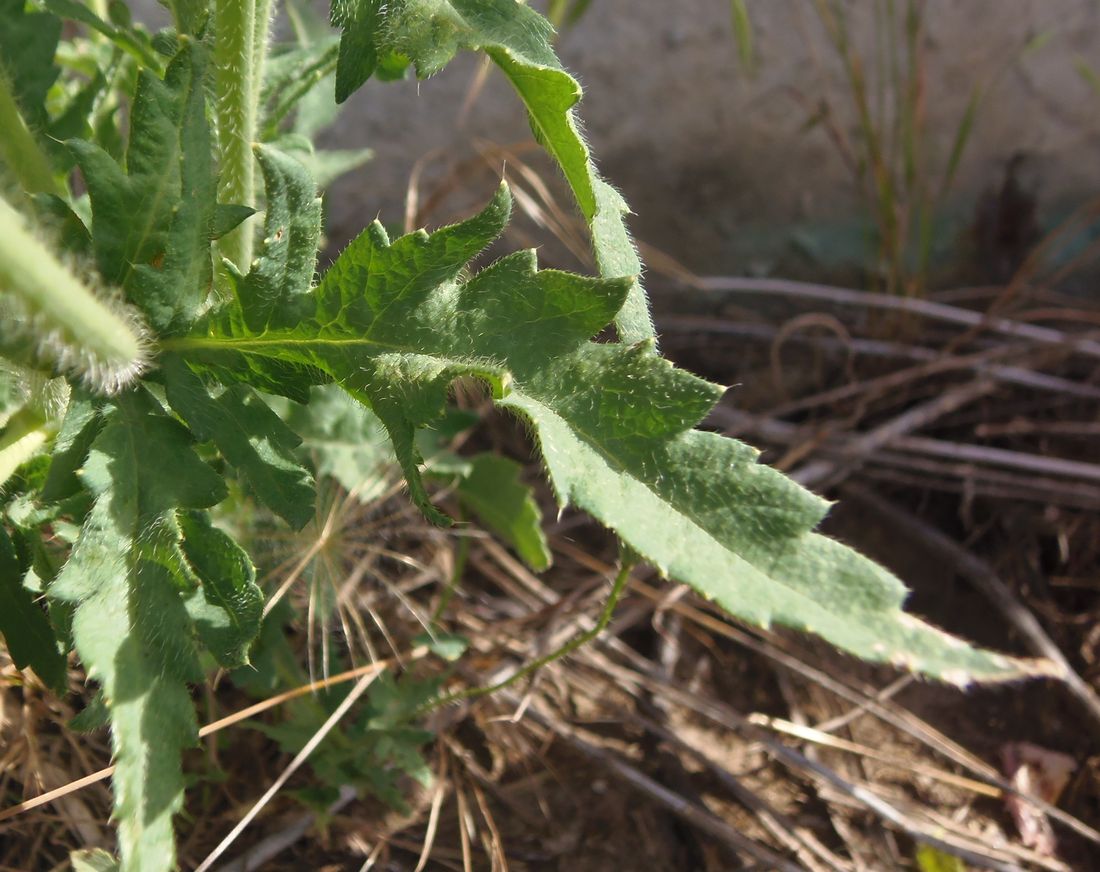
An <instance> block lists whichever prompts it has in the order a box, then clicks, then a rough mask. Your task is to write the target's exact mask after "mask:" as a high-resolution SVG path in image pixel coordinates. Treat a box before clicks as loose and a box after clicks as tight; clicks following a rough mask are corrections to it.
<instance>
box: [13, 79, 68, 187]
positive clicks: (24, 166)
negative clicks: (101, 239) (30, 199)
mask: <svg viewBox="0 0 1100 872" xmlns="http://www.w3.org/2000/svg"><path fill="white" fill-rule="evenodd" d="M0 130H2V131H3V135H2V136H0V161H2V162H3V163H5V164H7V165H8V167H10V168H11V171H12V173H13V174H14V175H15V178H16V179H18V180H19V183H20V184H21V185H22V186H23V190H25V191H26V192H27V193H28V194H60V193H61V191H60V189H59V188H58V185H57V181H56V180H55V179H54V177H53V173H52V172H50V162H49V161H48V160H47V159H46V155H45V153H44V152H43V151H42V149H40V148H39V147H38V143H37V142H35V139H34V134H32V133H31V131H30V129H29V128H28V127H27V123H26V122H25V121H24V120H23V116H22V114H20V112H19V106H18V105H17V104H16V102H15V95H14V94H13V93H12V89H11V82H9V81H8V77H7V75H5V73H4V71H3V70H0Z"/></svg>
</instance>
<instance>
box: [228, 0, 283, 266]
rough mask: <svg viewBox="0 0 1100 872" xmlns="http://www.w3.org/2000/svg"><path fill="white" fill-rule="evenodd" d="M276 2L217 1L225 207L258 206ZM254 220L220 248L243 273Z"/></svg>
mask: <svg viewBox="0 0 1100 872" xmlns="http://www.w3.org/2000/svg"><path fill="white" fill-rule="evenodd" d="M271 14H272V3H271V0H215V2H214V90H215V94H216V99H215V103H214V105H215V112H216V114H217V122H218V151H219V157H220V162H219V163H220V173H221V176H220V182H219V190H218V198H219V200H220V201H221V202H223V203H235V204H239V205H242V206H255V205H256V164H255V158H254V156H253V153H252V143H253V141H254V140H255V139H256V136H257V130H258V125H259V120H260V118H259V116H260V91H261V88H262V86H263V70H264V61H265V59H266V57H267V44H268V33H269V29H270V23H271ZM252 242H253V228H252V222H251V220H245V221H243V222H242V223H241V225H240V227H238V228H237V229H236V230H234V231H233V232H232V233H229V234H227V235H226V236H225V237H224V238H223V239H222V240H221V242H220V243H219V245H220V248H221V252H222V254H223V255H224V256H225V257H226V258H228V259H229V260H231V261H232V262H233V263H234V264H236V266H237V268H238V269H240V270H241V271H242V272H247V271H248V265H249V263H250V261H251V260H252Z"/></svg>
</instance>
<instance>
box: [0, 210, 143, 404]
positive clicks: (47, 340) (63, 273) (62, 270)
mask: <svg viewBox="0 0 1100 872" xmlns="http://www.w3.org/2000/svg"><path fill="white" fill-rule="evenodd" d="M4 297H8V298H9V299H10V300H11V302H12V304H13V305H14V306H15V307H16V311H17V312H19V313H21V314H23V315H25V316H26V318H25V320H26V329H27V330H28V331H30V332H31V334H32V337H31V338H32V339H33V340H34V341H35V342H36V344H37V345H38V349H37V351H38V352H39V353H40V354H41V355H42V356H45V357H47V358H50V359H52V360H53V361H54V362H55V363H56V364H57V366H58V368H59V369H64V370H67V371H71V372H74V373H75V374H78V375H81V376H83V377H84V378H86V379H87V380H88V381H89V383H90V384H91V385H92V386H93V387H98V388H101V389H103V390H104V391H107V392H111V391H113V390H118V389H119V388H121V387H124V386H125V385H126V384H127V383H128V382H129V381H131V380H132V379H134V378H136V377H137V376H138V375H139V374H140V373H141V371H142V369H143V368H144V364H145V349H144V347H143V345H142V340H141V333H140V330H139V328H138V327H137V325H136V318H135V319H130V320H128V319H126V318H124V317H122V316H121V315H120V314H119V313H118V312H116V311H114V310H112V309H111V308H110V307H109V306H107V305H106V304H105V303H103V302H102V301H100V300H99V299H98V298H97V297H96V296H95V295H94V294H93V293H92V291H91V290H89V289H88V288H87V287H86V286H85V285H84V283H83V282H81V281H80V279H79V278H77V277H76V276H75V275H74V274H73V273H72V271H71V270H69V269H68V267H66V266H65V264H63V263H62V262H61V261H59V260H58V259H57V257H56V256H55V255H54V254H53V252H52V251H51V250H50V249H49V248H48V247H47V246H46V245H44V244H43V243H42V242H41V241H40V240H39V239H38V238H37V237H35V235H34V234H33V233H32V232H31V231H30V230H29V229H28V227H27V225H26V222H25V221H24V220H23V216H22V215H20V214H19V213H18V212H16V211H15V209H13V208H12V207H11V206H10V205H9V204H8V203H7V202H6V201H5V200H3V199H2V198H0V300H2V299H3V298H4ZM8 326H9V325H5V330H7V329H8Z"/></svg>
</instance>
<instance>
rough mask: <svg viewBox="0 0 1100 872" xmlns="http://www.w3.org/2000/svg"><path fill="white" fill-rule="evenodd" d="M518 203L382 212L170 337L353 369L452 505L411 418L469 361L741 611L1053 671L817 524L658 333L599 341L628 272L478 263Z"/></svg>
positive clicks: (579, 472)
mask: <svg viewBox="0 0 1100 872" xmlns="http://www.w3.org/2000/svg"><path fill="white" fill-rule="evenodd" d="M509 209H510V197H509V195H508V192H507V189H506V188H504V187H502V188H501V190H500V191H499V192H498V194H497V196H496V197H495V198H494V199H493V201H492V202H491V203H490V205H489V206H488V207H487V208H486V209H485V210H484V211H483V212H482V213H481V214H479V215H477V216H475V217H473V218H471V219H469V220H467V221H464V222H462V223H460V224H456V225H453V226H450V227H446V228H443V229H441V230H438V231H436V232H434V233H432V234H430V235H429V234H426V233H424V232H422V231H421V232H418V233H413V234H409V235H407V236H403V237H401V238H400V239H397V240H395V241H393V242H392V243H391V242H390V241H389V239H388V238H387V237H386V234H385V231H384V230H383V229H382V227H381V226H380V225H379V224H377V222H376V223H375V224H374V225H372V226H371V227H370V228H368V229H367V230H366V231H365V232H364V233H363V234H362V235H361V236H359V237H358V238H357V239H356V240H355V241H354V242H352V244H351V245H349V246H348V248H347V249H346V250H345V251H344V253H343V254H342V255H341V256H340V258H339V259H338V260H337V261H336V263H335V264H333V266H332V268H331V269H330V270H329V271H328V272H327V273H326V274H325V275H324V277H323V278H322V280H321V283H320V284H319V285H318V286H317V288H315V289H314V290H313V291H312V292H310V293H309V294H305V295H301V296H300V297H299V298H298V304H297V305H296V306H295V307H293V308H288V309H286V310H285V311H283V312H281V313H280V315H279V316H277V317H276V318H275V319H273V320H272V322H271V323H270V324H269V325H268V326H267V327H266V328H265V329H264V330H263V331H262V332H254V331H251V330H250V329H249V327H248V324H247V322H246V320H245V318H244V317H243V314H242V312H241V310H240V307H239V306H237V305H229V306H227V307H226V308H224V309H222V310H221V311H219V312H217V313H216V314H214V315H212V316H211V317H210V318H209V319H208V320H207V321H206V322H205V323H204V324H203V325H202V327H201V329H199V330H198V331H196V333H195V334H193V335H192V336H190V337H187V338H184V339H180V340H176V341H174V342H171V343H170V345H171V346H172V347H173V348H174V349H176V350H177V351H178V352H180V353H182V354H184V355H186V357H187V359H188V360H189V361H191V362H192V364H193V365H195V366H197V367H202V368H205V369H207V370H208V371H210V372H211V373H213V374H216V375H217V376H218V377H219V378H222V379H224V380H226V381H228V382H237V381H244V382H250V381H251V382H256V381H259V382H261V383H263V384H271V383H276V384H277V382H278V379H279V377H280V375H281V374H282V373H283V372H285V371H286V369H285V368H286V367H287V366H288V365H290V366H294V367H297V368H298V369H297V370H296V371H295V372H296V374H300V373H303V372H315V373H317V378H318V379H323V378H331V379H332V380H334V381H336V382H337V383H338V384H340V385H341V386H342V387H343V388H344V389H345V390H346V391H348V392H349V394H351V395H352V396H353V397H356V398H357V399H359V400H360V401H362V402H364V403H366V404H369V405H370V406H371V407H372V409H373V410H374V412H375V413H376V414H377V415H378V417H379V419H380V420H381V421H382V423H383V425H384V426H385V427H386V429H387V431H388V432H389V434H390V437H391V439H392V441H393V444H394V449H395V453H396V456H397V458H398V461H399V463H400V464H401V466H402V469H403V471H404V473H405V476H406V478H407V480H408V482H409V489H410V494H411V496H412V498H413V499H414V501H415V502H416V503H417V504H418V505H419V506H420V507H421V509H422V510H423V511H424V512H425V514H427V515H428V516H429V517H430V518H432V519H434V520H437V521H440V522H446V521H447V519H446V518H443V517H441V515H440V513H439V511H438V510H437V509H435V508H434V507H433V506H432V505H431V504H430V502H429V501H428V496H427V493H426V491H425V489H424V486H423V483H422V482H421V479H420V471H419V468H418V466H419V461H420V459H421V458H420V457H419V455H418V453H417V451H416V448H415V444H414V433H415V431H416V430H417V429H418V428H421V427H423V426H424V425H426V424H428V423H429V422H431V421H432V420H434V419H436V418H438V417H439V416H440V414H441V413H442V411H443V409H444V407H445V404H446V400H447V394H448V390H449V386H450V383H451V382H452V381H453V380H454V379H455V378H457V377H460V376H474V377H477V378H480V379H482V380H484V381H486V382H487V383H488V384H489V385H490V387H491V390H492V394H493V397H494V399H495V400H496V402H497V403H498V404H499V405H500V406H502V407H504V408H506V409H510V410H512V411H514V412H516V413H517V414H518V415H520V416H521V417H522V418H524V419H525V420H526V421H528V422H529V424H530V425H531V429H532V433H533V435H534V438H535V439H536V441H537V443H538V445H539V447H540V449H541V452H542V456H543V458H544V460H545V463H546V466H547V469H548V471H549V474H550V479H551V481H552V483H553V485H554V488H555V491H556V493H557V497H558V500H559V502H560V503H561V504H562V505H566V504H569V503H573V504H576V505H578V506H579V507H580V508H582V509H585V510H586V511H588V512H590V513H591V514H593V515H594V516H595V517H596V518H598V519H599V520H600V521H601V522H603V523H604V524H606V525H607V526H608V527H610V528H611V529H613V530H614V531H615V532H616V533H617V534H618V535H619V536H620V537H621V538H622V539H623V540H624V542H626V543H627V544H628V545H629V546H630V547H632V548H633V549H634V550H635V551H636V552H638V554H640V555H641V556H642V557H644V558H645V559H646V560H647V561H648V562H650V563H652V564H653V565H654V566H656V567H657V568H658V569H659V570H660V571H661V572H662V573H665V574H667V575H669V576H671V577H673V578H676V579H679V580H682V581H685V582H687V583H689V584H691V585H692V586H693V587H695V588H696V589H697V590H698V591H699V592H701V593H702V594H703V595H705V596H707V597H709V598H711V599H714V600H715V601H716V602H718V603H719V604H720V605H721V606H722V607H723V608H725V609H726V610H728V611H729V612H730V613H731V614H733V615H735V616H737V617H738V618H741V619H743V620H745V621H747V622H750V623H752V624H756V625H759V626H765V627H766V626H769V625H770V624H772V623H779V624H784V625H786V626H790V627H794V628H796V629H800V630H805V631H809V632H813V633H817V634H818V635H820V636H822V637H824V638H825V639H827V640H829V641H830V642H832V643H833V644H835V645H837V646H838V647H840V648H842V649H844V650H846V651H849V652H851V653H853V654H856V655H857V656H860V657H863V658H865V659H868V660H873V661H881V662H889V663H892V664H894V665H897V666H901V667H905V668H909V669H913V670H916V671H920V672H924V673H926V674H928V675H932V676H935V677H938V678H940V679H943V680H945V681H950V682H954V683H958V684H965V683H967V682H968V681H971V680H973V679H976V678H977V679H984V680H995V679H1007V678H1013V677H1018V676H1020V675H1021V674H1024V673H1025V672H1027V671H1029V670H1030V671H1032V672H1035V671H1039V670H1040V667H1039V666H1036V665H1034V664H1029V663H1025V662H1022V661H1014V660H1012V659H1010V658H1007V657H1004V656H1001V655H999V654H994V653H991V652H987V651H981V650H975V649H972V648H970V647H968V646H967V645H966V644H965V643H963V642H961V641H959V640H957V639H955V638H953V637H951V636H949V635H947V634H945V633H942V632H940V631H939V630H937V629H935V628H933V627H931V626H928V625H927V624H924V623H922V622H920V621H919V620H917V619H916V618H913V617H911V616H910V615H907V614H905V613H904V612H903V611H902V610H901V607H902V604H903V602H904V599H905V596H906V590H905V588H904V586H903V585H902V584H901V582H900V581H898V580H897V579H896V578H894V577H893V576H892V575H890V574H889V573H888V572H886V571H885V570H884V569H882V568H880V567H878V566H876V565H875V564H874V563H872V562H871V561H869V560H867V559H866V558H864V557H862V556H860V555H859V554H857V553H856V552H854V551H852V550H851V549H848V548H846V547H844V546H842V545H840V544H838V543H836V542H834V541H832V540H830V539H828V538H826V537H824V536H821V535H818V534H816V533H814V532H813V528H814V527H815V526H816V525H817V524H818V523H819V522H820V521H821V519H822V517H823V516H824V515H825V512H826V510H827V508H828V504H827V503H826V502H825V501H824V500H821V499H820V498H818V497H817V496H815V495H813V494H811V493H810V492H808V491H806V490H804V489H803V488H801V487H799V486H798V485H797V484H795V483H794V482H792V481H790V480H789V479H787V478H786V477H784V476H783V475H782V474H780V473H779V472H777V471H775V470H773V469H770V468H768V467H766V466H762V465H760V464H759V463H758V462H757V458H758V453H757V452H756V451H755V450H754V449H752V448H750V447H748V446H747V445H744V444H742V443H740V442H738V441H736V440H732V439H727V438H724V437H722V436H720V435H717V434H714V433H708V432H702V431H698V430H694V429H692V428H693V427H694V426H695V425H697V424H698V423H699V422H700V421H701V420H702V419H703V418H704V417H705V416H706V415H707V414H708V412H709V411H710V409H711V408H712V407H713V405H714V404H715V403H716V402H717V400H718V398H719V397H720V396H721V394H722V388H720V387H718V386H716V385H712V384H710V383H708V382H705V381H703V380H702V379H699V378H697V377H695V376H692V375H690V374H688V373H686V372H683V371H681V370H678V369H676V368H675V367H674V366H672V365H671V364H670V363H668V362H667V361H665V360H663V359H661V358H660V357H659V356H657V355H655V354H654V353H653V351H652V347H651V346H649V345H648V344H647V343H638V344H636V345H632V346H627V345H621V344H608V343H596V342H593V341H591V337H593V336H595V335H596V334H598V333H599V332H600V331H601V330H602V329H603V327H604V326H605V325H606V324H607V322H608V321H609V320H610V319H611V318H613V317H614V315H615V313H616V312H618V311H619V308H620V307H621V305H622V302H623V300H624V299H625V297H626V295H627V294H628V293H629V291H630V282H629V280H626V279H619V280H600V279H589V278H584V277H581V276H575V275H570V274H567V273H562V272H556V271H553V270H543V271H541V272H539V271H537V270H536V261H535V254H534V252H520V253H518V254H514V255H510V256H507V257H504V258H502V259H500V260H498V261H496V262H495V263H494V264H492V265H491V266H489V267H488V268H486V269H484V270H482V271H481V272H480V273H478V274H477V275H475V276H473V277H472V278H469V279H468V280H464V279H463V270H464V267H465V264H466V263H467V262H468V261H469V260H470V259H471V258H472V257H474V256H475V255H476V254H478V253H479V252H480V251H482V250H483V249H484V248H485V247H486V246H487V245H488V244H489V243H490V242H491V241H492V240H493V239H494V238H496V236H497V235H498V234H499V233H500V232H501V231H502V230H503V228H504V226H505V223H506V221H507V218H508V214H509Z"/></svg>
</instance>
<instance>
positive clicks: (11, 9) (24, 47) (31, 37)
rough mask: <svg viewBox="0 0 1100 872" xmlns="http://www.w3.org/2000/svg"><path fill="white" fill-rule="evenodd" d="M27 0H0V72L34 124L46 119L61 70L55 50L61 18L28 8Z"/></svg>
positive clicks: (59, 32) (43, 122) (39, 124)
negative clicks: (52, 89) (50, 98)
mask: <svg viewBox="0 0 1100 872" xmlns="http://www.w3.org/2000/svg"><path fill="white" fill-rule="evenodd" d="M26 7H27V4H26V2H25V0H0V75H5V74H6V75H7V77H8V79H9V81H10V82H11V85H12V89H13V92H14V95H15V100H16V102H17V103H18V104H19V108H20V109H21V110H22V113H23V117H24V119H26V121H27V123H28V124H29V125H31V127H33V128H38V129H40V130H41V129H43V128H44V127H45V124H46V121H47V115H46V94H47V93H48V92H49V90H50V88H51V87H52V85H53V83H54V82H55V81H57V76H58V74H59V73H60V72H61V71H60V69H59V68H58V67H57V66H55V65H54V54H56V52H57V43H58V41H59V40H60V39H61V19H59V18H58V17H57V16H55V15H51V14H50V13H48V12H28V11H27V9H26Z"/></svg>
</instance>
